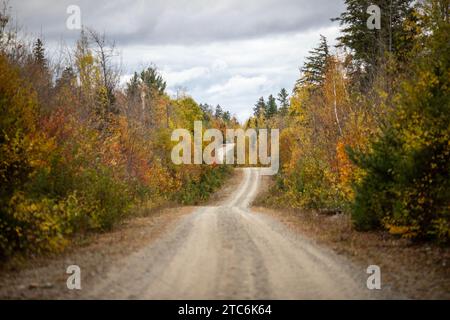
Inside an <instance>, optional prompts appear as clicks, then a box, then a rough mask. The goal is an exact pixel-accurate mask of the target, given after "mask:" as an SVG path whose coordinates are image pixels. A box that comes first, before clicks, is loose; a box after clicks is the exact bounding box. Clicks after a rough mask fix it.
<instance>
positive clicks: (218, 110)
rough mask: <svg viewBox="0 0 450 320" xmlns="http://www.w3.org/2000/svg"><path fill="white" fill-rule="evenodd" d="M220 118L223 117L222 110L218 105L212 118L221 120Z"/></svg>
mask: <svg viewBox="0 0 450 320" xmlns="http://www.w3.org/2000/svg"><path fill="white" fill-rule="evenodd" d="M222 116H223V109H222V107H221V106H220V104H218V105H217V106H216V110H215V112H214V117H216V118H217V119H221V118H222Z"/></svg>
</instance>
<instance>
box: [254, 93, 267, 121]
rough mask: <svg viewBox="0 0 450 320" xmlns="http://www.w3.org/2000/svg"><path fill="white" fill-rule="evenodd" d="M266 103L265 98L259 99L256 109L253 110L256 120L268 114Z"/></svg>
mask: <svg viewBox="0 0 450 320" xmlns="http://www.w3.org/2000/svg"><path fill="white" fill-rule="evenodd" d="M266 108H267V106H266V102H265V101H264V97H261V98H259V100H258V102H257V103H256V104H255V107H254V108H253V115H254V116H255V117H256V118H259V117H261V115H264V114H265V113H266Z"/></svg>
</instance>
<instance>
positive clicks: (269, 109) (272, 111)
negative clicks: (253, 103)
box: [265, 95, 278, 119]
mask: <svg viewBox="0 0 450 320" xmlns="http://www.w3.org/2000/svg"><path fill="white" fill-rule="evenodd" d="M277 112H278V106H277V102H276V100H275V98H274V96H273V95H270V96H269V98H268V100H267V106H266V114H265V116H266V119H270V118H272V117H273V116H275V115H276V114H277Z"/></svg>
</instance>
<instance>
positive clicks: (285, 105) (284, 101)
mask: <svg viewBox="0 0 450 320" xmlns="http://www.w3.org/2000/svg"><path fill="white" fill-rule="evenodd" d="M277 100H278V102H279V103H280V110H279V111H280V114H281V115H282V116H285V115H287V113H288V110H289V93H288V92H287V90H286V89H285V88H283V89H281V91H280V93H278V97H277Z"/></svg>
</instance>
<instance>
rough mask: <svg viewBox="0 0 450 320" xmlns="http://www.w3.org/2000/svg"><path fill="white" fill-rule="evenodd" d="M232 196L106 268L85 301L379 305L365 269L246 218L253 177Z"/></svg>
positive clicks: (253, 173)
mask: <svg viewBox="0 0 450 320" xmlns="http://www.w3.org/2000/svg"><path fill="white" fill-rule="evenodd" d="M243 170H244V172H243V175H242V177H243V179H242V181H241V182H240V185H239V186H236V190H235V191H234V192H233V193H232V194H231V195H230V196H229V197H228V198H227V199H226V200H224V201H222V202H221V203H219V204H218V205H217V206H210V207H199V208H198V209H196V210H195V211H194V212H193V213H192V214H189V215H186V216H184V217H183V218H181V219H180V221H179V222H178V223H177V225H176V226H175V227H174V228H173V230H171V232H167V233H166V234H165V235H163V236H162V237H160V238H159V239H158V240H157V241H155V242H153V243H151V244H149V245H147V246H145V247H143V248H142V249H140V250H138V251H137V252H135V253H132V254H131V255H129V256H128V257H127V258H125V259H122V260H121V261H118V262H117V263H115V264H114V265H113V266H111V267H110V268H109V271H108V273H107V274H106V275H105V276H104V277H102V279H98V281H96V282H95V285H94V286H93V287H92V288H85V289H84V290H82V291H83V295H86V296H85V297H86V298H113V299H115V298H120V299H313V298H318V299H322V298H324V299H325V298H331V299H353V298H363V299H364V298H380V297H382V296H381V295H382V294H383V295H385V293H381V292H378V293H377V296H374V292H373V291H369V290H368V289H367V287H366V280H367V276H368V275H367V274H366V273H365V270H364V269H361V268H356V267H354V266H352V265H351V264H350V263H349V262H348V261H345V260H344V259H343V258H341V257H339V256H336V255H335V254H333V253H332V252H331V251H329V250H326V249H324V248H319V247H318V246H316V245H315V244H314V243H312V242H311V241H309V240H307V239H304V238H301V237H300V236H299V235H296V234H294V233H292V232H289V231H288V230H287V229H285V228H284V227H283V226H282V225H281V224H280V223H278V222H277V221H276V220H274V219H272V218H270V217H268V216H265V215H261V214H257V213H254V212H252V211H251V210H250V209H249V205H250V203H251V201H252V199H253V198H254V197H255V195H256V193H257V191H258V187H259V182H260V176H259V171H258V169H243Z"/></svg>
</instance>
